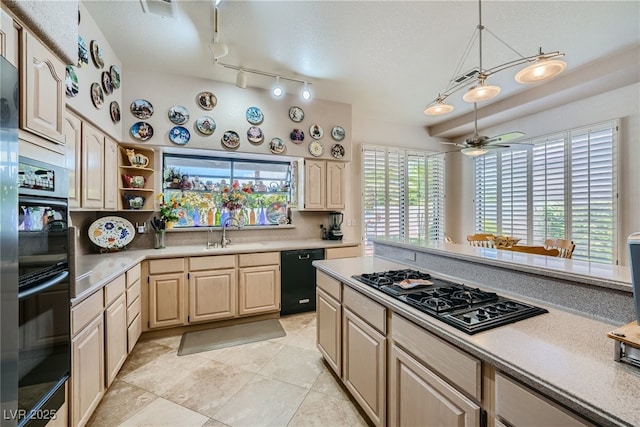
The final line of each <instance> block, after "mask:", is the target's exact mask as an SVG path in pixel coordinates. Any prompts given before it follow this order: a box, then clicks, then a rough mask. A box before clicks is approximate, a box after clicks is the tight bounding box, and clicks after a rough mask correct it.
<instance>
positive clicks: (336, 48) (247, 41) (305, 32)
mask: <svg viewBox="0 0 640 427" xmlns="http://www.w3.org/2000/svg"><path fill="white" fill-rule="evenodd" d="M156 1H157V0H156ZM173 1H174V3H175V6H176V8H177V9H176V17H175V18H174V19H170V18H164V17H161V16H158V15H153V14H145V13H143V9H142V6H141V3H140V2H139V1H137V0H125V1H101V0H84V4H85V5H86V7H87V9H88V10H89V12H90V13H91V15H92V17H93V18H94V20H95V21H96V22H97V24H98V26H99V27H100V28H101V30H102V32H103V33H104V35H105V37H106V38H107V40H108V41H109V43H110V44H111V47H112V48H113V49H114V50H115V52H116V54H117V55H118V57H119V58H120V59H121V60H122V62H123V64H124V67H133V68H140V69H149V70H158V71H162V72H164V73H172V74H181V75H189V76H195V77H202V78H210V79H213V80H219V81H225V82H231V83H233V82H234V81H235V76H236V72H235V71H233V70H228V69H225V68H223V67H222V66H220V65H215V64H214V61H213V57H212V54H211V52H210V50H209V47H208V45H209V44H211V42H212V39H213V6H212V1H210V0H203V1H185V0H173ZM219 11H220V13H219V28H220V39H221V41H223V42H225V43H226V44H228V46H229V54H228V55H227V56H226V57H224V58H222V59H221V61H222V62H226V63H230V64H233V65H238V66H242V67H246V68H252V69H259V70H262V71H265V72H269V73H274V74H281V75H286V76H291V77H296V78H299V79H301V80H307V79H308V80H309V81H311V82H313V85H312V86H311V88H312V90H313V93H314V96H315V97H318V98H322V99H327V100H332V101H337V102H344V103H348V104H352V106H353V110H354V115H355V114H356V112H357V114H358V116H360V117H362V116H366V115H367V114H371V116H372V117H385V119H386V120H388V121H390V122H394V123H399V124H401V125H403V124H406V125H408V126H415V125H416V124H417V125H419V126H432V125H434V124H437V123H439V122H442V121H444V120H449V119H450V116H451V115H449V116H446V117H445V118H434V117H427V116H425V115H424V114H423V110H424V108H425V106H426V105H427V104H428V103H429V102H430V101H431V100H432V99H434V98H435V97H436V96H437V95H438V93H439V92H442V91H444V90H445V89H446V87H447V84H448V81H449V79H450V78H452V77H453V75H452V74H453V73H454V71H455V70H456V68H457V66H458V63H459V62H460V60H461V58H462V56H463V52H464V50H465V48H466V46H467V45H468V43H469V40H470V39H471V36H472V34H473V32H474V29H475V27H476V26H477V24H478V3H477V2H476V1H235V0H225V1H224V2H223V3H222V4H221V5H220V6H219ZM482 19H483V24H484V25H485V27H486V28H487V29H488V30H490V31H491V32H492V33H493V34H495V35H497V36H498V37H499V38H500V39H502V40H504V41H505V42H506V43H508V44H509V45H510V46H511V47H513V48H514V49H515V50H517V51H518V52H519V53H520V54H522V55H523V56H530V55H533V54H535V53H536V52H537V50H538V48H539V47H542V48H543V50H544V51H545V52H551V51H556V50H559V51H561V52H564V53H566V57H565V60H566V62H567V63H568V69H567V71H566V72H565V73H567V74H568V73H570V72H571V71H572V70H573V69H578V68H580V67H582V66H584V65H585V64H588V63H590V62H592V61H594V60H596V59H598V58H600V57H603V56H607V55H610V54H612V53H616V52H619V51H621V50H624V49H628V48H630V47H633V46H637V45H638V44H639V43H640V1H638V0H633V1H484V2H483V3H482ZM483 34H484V42H483V66H484V67H485V68H490V67H492V66H495V65H498V64H501V63H503V62H507V61H511V60H514V59H517V58H518V56H517V55H516V54H515V53H514V52H512V51H511V50H510V49H509V48H507V47H506V46H504V45H503V44H501V43H500V42H499V41H498V40H496V39H495V38H494V37H493V36H491V35H490V34H488V33H487V31H485V32H484V33H483ZM477 66H478V45H477V44H475V45H474V46H473V47H472V50H471V53H470V55H469V57H468V59H467V61H466V62H465V64H464V65H463V66H462V67H461V68H462V71H467V70H469V69H471V68H473V67H477ZM517 71H518V69H515V68H514V69H510V70H507V71H504V72H501V73H499V74H497V75H495V76H494V78H492V79H491V82H492V83H494V84H495V83H497V84H499V85H500V86H501V87H502V94H501V95H500V96H499V99H504V98H507V97H509V96H513V95H515V94H518V93H520V92H522V91H525V90H530V89H531V87H525V86H521V85H518V84H516V83H515V82H514V81H513V76H514V75H515V73H516V72H517ZM273 83H274V81H273V79H270V78H266V77H261V76H253V75H251V76H249V82H248V86H252V87H262V88H269V87H270V86H271V85H272V84H273ZM287 88H288V89H289V90H290V91H296V92H297V91H299V90H300V84H297V83H291V82H289V83H287ZM461 98H462V92H459V93H456V94H454V95H452V96H451V97H450V98H449V101H451V103H452V104H453V105H454V106H455V107H456V110H455V111H454V113H453V116H454V117H455V116H459V115H461V114H465V113H469V111H471V110H472V108H473V107H472V104H467V103H465V102H464V101H462V99H461ZM454 136H455V135H454Z"/></svg>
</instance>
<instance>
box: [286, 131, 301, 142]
mask: <svg viewBox="0 0 640 427" xmlns="http://www.w3.org/2000/svg"><path fill="white" fill-rule="evenodd" d="M289 138H291V141H293V142H294V143H296V144H300V143H301V142H302V141H304V132H303V131H302V129H294V130H292V131H291V134H290V135H289Z"/></svg>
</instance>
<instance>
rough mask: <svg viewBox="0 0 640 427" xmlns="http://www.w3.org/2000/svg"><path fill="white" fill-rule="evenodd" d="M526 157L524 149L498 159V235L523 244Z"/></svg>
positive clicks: (525, 220) (525, 234) (525, 229)
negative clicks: (499, 211) (499, 198)
mask: <svg viewBox="0 0 640 427" xmlns="http://www.w3.org/2000/svg"><path fill="white" fill-rule="evenodd" d="M527 157H528V156H527V150H526V149H524V150H523V149H520V150H515V149H514V150H511V151H506V152H504V153H502V156H501V158H500V163H501V172H502V179H501V180H500V182H501V189H500V194H501V195H502V197H501V207H502V209H501V215H500V229H499V233H500V234H501V235H506V236H513V237H517V238H519V239H523V240H524V241H525V242H526V240H527V236H528V230H527V227H528V221H527V218H528V209H529V202H528V199H527V197H528V176H527V169H528V168H527ZM523 243H524V242H523Z"/></svg>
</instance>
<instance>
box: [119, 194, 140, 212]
mask: <svg viewBox="0 0 640 427" xmlns="http://www.w3.org/2000/svg"><path fill="white" fill-rule="evenodd" d="M122 198H123V200H124V205H125V207H127V208H129V209H134V210H138V209H142V208H143V207H144V201H145V197H144V196H139V195H137V194H123V195H122Z"/></svg>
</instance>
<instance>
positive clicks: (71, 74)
mask: <svg viewBox="0 0 640 427" xmlns="http://www.w3.org/2000/svg"><path fill="white" fill-rule="evenodd" d="M64 83H65V86H66V94H67V96H68V97H71V98H73V97H74V96H76V95H78V91H79V90H80V85H79V84H78V76H77V75H76V72H75V70H74V69H73V65H67V71H66V75H65V79H64Z"/></svg>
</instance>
